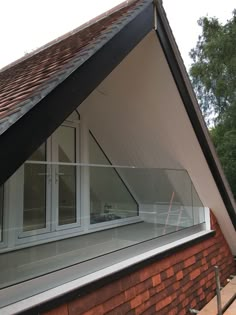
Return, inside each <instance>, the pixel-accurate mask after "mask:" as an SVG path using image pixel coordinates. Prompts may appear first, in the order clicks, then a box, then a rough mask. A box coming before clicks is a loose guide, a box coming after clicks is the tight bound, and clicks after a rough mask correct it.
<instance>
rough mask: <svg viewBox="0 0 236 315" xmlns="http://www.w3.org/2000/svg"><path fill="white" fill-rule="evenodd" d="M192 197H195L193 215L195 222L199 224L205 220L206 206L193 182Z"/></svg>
mask: <svg viewBox="0 0 236 315" xmlns="http://www.w3.org/2000/svg"><path fill="white" fill-rule="evenodd" d="M191 186H192V199H193V217H194V224H199V223H202V222H204V220H205V212H204V206H203V204H202V202H201V200H200V198H199V196H198V193H197V191H196V189H195V187H194V185H193V183H192V185H191Z"/></svg>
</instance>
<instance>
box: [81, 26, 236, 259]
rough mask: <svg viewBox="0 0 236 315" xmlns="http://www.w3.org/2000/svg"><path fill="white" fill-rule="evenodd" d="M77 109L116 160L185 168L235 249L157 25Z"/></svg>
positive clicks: (140, 164) (128, 163)
mask: <svg viewBox="0 0 236 315" xmlns="http://www.w3.org/2000/svg"><path fill="white" fill-rule="evenodd" d="M79 111H80V113H81V115H82V117H83V119H84V120H86V121H87V123H88V126H89V128H90V129H91V131H92V132H93V134H94V135H95V137H96V138H97V140H98V141H99V143H100V144H101V146H102V147H103V149H104V151H105V152H106V154H107V155H108V157H109V158H110V159H111V161H112V162H113V163H114V164H118V165H134V166H138V167H156V168H174V169H176V168H184V169H186V170H187V171H188V173H189V175H190V177H191V179H192V181H193V184H194V186H195V188H196V190H197V192H198V194H199V196H200V199H201V200H202V202H203V204H204V205H205V206H207V207H210V208H211V209H212V210H213V212H214V214H215V215H216V217H217V219H218V220H219V223H220V225H221V228H222V231H223V233H224V235H225V237H226V239H227V241H228V243H229V245H230V247H231V249H232V251H233V253H234V254H236V243H235V236H236V233H235V230H234V228H233V225H232V223H231V221H230V218H229V216H228V213H227V211H226V209H225V205H224V203H223V201H222V199H221V196H220V194H219V191H218V188H217V187H216V184H215V181H214V179H213V177H212V174H211V172H210V170H209V167H208V164H207V162H206V160H205V157H204V155H203V152H202V150H201V147H200V145H199V143H198V140H197V138H196V135H195V133H194V130H193V128H192V125H191V123H190V121H189V118H188V116H187V113H186V111H185V108H184V105H183V103H182V100H181V98H180V96H179V93H178V90H177V88H176V85H175V82H174V80H173V77H172V75H171V72H170V70H169V67H168V64H167V62H166V59H165V56H164V54H163V51H162V49H161V46H160V43H159V42H158V39H157V36H156V34H155V32H154V31H152V32H151V33H149V35H148V36H146V38H145V39H144V40H143V41H142V42H141V43H140V44H139V45H138V46H137V47H136V48H135V49H134V50H133V51H132V52H131V53H130V54H129V55H128V56H127V57H126V58H125V59H124V60H123V61H122V63H121V64H120V65H119V66H118V67H117V68H116V69H115V70H114V71H113V72H112V73H111V74H110V75H109V76H108V77H107V78H106V79H105V80H104V81H103V82H102V84H100V85H99V86H98V88H97V89H96V90H95V91H94V92H93V93H91V95H90V96H89V97H88V98H87V99H86V100H85V101H84V103H83V104H81V106H80V107H79Z"/></svg>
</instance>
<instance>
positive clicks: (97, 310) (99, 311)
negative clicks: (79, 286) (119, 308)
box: [70, 305, 104, 315]
mask: <svg viewBox="0 0 236 315" xmlns="http://www.w3.org/2000/svg"><path fill="white" fill-rule="evenodd" d="M70 315H71V314H70ZM76 315H79V313H77V314H76ZM83 315H104V310H103V305H98V306H96V307H94V308H92V309H91V310H89V311H87V312H85V313H83Z"/></svg>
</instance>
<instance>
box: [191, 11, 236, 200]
mask: <svg viewBox="0 0 236 315" xmlns="http://www.w3.org/2000/svg"><path fill="white" fill-rule="evenodd" d="M198 23H199V25H200V26H201V27H202V35H201V36H200V37H199V39H198V42H197V45H196V47H195V48H194V49H192V50H191V52H190V56H191V58H192V59H193V64H192V66H191V68H190V76H191V79H192V83H193V86H194V89H195V92H196V95H197V98H198V100H199V103H200V106H201V109H202V112H203V115H204V117H205V119H206V121H207V122H208V123H209V121H210V122H211V124H212V122H213V120H214V125H215V127H214V128H213V129H212V130H211V135H212V138H213V142H214V144H215V147H216V150H217V152H218V155H219V157H220V160H221V163H222V166H223V168H224V171H225V174H226V176H227V178H228V180H229V183H230V185H231V188H232V191H233V194H234V196H235V197H236V10H234V12H233V16H232V19H230V20H229V21H228V22H227V23H226V24H225V25H222V24H221V23H220V22H219V21H218V19H216V18H208V17H203V18H201V19H200V20H199V22H198ZM213 116H214V118H212V117H213Z"/></svg>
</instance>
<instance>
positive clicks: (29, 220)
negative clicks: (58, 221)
mask: <svg viewBox="0 0 236 315" xmlns="http://www.w3.org/2000/svg"><path fill="white" fill-rule="evenodd" d="M29 159H30V160H37V161H46V145H45V144H43V145H41V146H40V147H39V148H38V149H37V150H36V151H35V152H34V153H33V154H32V156H31V157H30V158H29ZM46 179H47V166H46V165H43V164H25V166H24V212H23V231H32V230H38V229H42V228H45V227H46Z"/></svg>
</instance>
